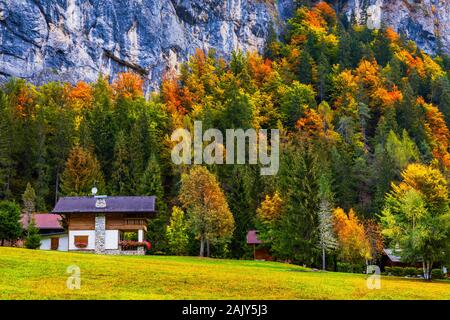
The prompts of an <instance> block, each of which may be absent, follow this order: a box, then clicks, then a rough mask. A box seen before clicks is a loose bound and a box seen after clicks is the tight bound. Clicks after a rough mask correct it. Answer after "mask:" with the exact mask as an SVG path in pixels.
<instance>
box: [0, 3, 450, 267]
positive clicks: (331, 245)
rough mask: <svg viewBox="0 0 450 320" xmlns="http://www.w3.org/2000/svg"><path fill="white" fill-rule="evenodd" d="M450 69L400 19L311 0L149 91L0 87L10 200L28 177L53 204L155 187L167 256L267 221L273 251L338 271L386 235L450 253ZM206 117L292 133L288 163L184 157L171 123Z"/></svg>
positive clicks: (285, 153) (412, 250)
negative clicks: (267, 35)
mask: <svg viewBox="0 0 450 320" xmlns="http://www.w3.org/2000/svg"><path fill="white" fill-rule="evenodd" d="M449 71H450V60H449V58H448V57H446V56H443V55H442V56H435V57H431V56H429V55H427V54H425V53H424V52H423V51H421V50H420V49H418V48H417V46H416V45H415V43H413V42H412V41H408V40H407V39H404V38H403V37H401V36H399V35H398V34H397V33H395V32H394V31H393V30H392V29H390V28H389V27H387V28H382V29H380V30H370V29H367V28H366V27H362V26H358V25H352V24H349V23H348V22H347V21H346V19H344V18H341V17H339V16H337V15H336V13H335V11H334V10H333V9H332V8H331V7H330V6H329V5H327V4H326V3H323V2H320V3H319V4H317V5H316V6H314V7H312V8H309V7H300V8H298V10H297V11H296V13H295V15H294V17H293V18H292V19H290V20H289V22H288V29H287V30H286V34H285V38H283V39H276V38H275V37H272V38H271V39H269V40H268V44H267V48H266V50H265V52H264V54H263V55H260V54H257V53H254V52H251V53H242V52H235V53H233V55H232V58H231V59H230V61H226V60H225V59H223V58H222V57H220V56H218V55H216V54H215V52H214V51H210V52H203V51H201V50H198V51H197V53H196V54H195V55H194V56H192V57H191V58H190V60H189V62H187V63H185V64H184V65H183V66H182V68H181V71H180V74H171V73H166V74H165V77H164V80H163V82H162V84H161V89H160V91H159V92H154V93H153V94H152V95H151V97H150V98H149V99H145V98H144V94H143V91H142V87H143V80H142V79H141V78H140V76H139V75H136V74H133V73H123V74H121V75H120V76H119V77H118V79H117V80H115V81H113V82H110V81H109V80H108V79H107V78H106V77H100V78H99V79H98V80H97V81H96V82H94V83H89V84H88V83H84V82H79V83H78V84H76V85H71V84H68V83H58V82H51V83H47V84H44V85H42V86H34V85H32V84H30V83H27V82H26V81H25V80H21V79H13V80H11V81H10V82H8V83H7V84H6V85H4V86H3V87H2V88H1V90H0V199H2V200H4V201H15V202H16V203H20V202H21V197H22V194H23V193H24V191H25V189H26V188H27V184H28V183H31V185H32V186H33V188H34V190H35V197H36V210H38V211H40V212H44V211H47V210H51V209H52V207H53V206H54V204H55V201H56V199H57V198H58V197H60V196H63V195H89V193H90V189H91V187H92V186H93V185H96V186H97V187H98V188H99V193H101V194H107V195H157V197H158V204H157V207H158V211H159V215H158V218H157V219H155V220H153V221H151V223H150V225H149V233H148V239H149V240H150V241H151V242H152V244H153V245H152V251H153V252H155V253H161V254H163V253H167V254H169V253H180V254H181V253H186V254H188V253H189V254H193V255H195V254H198V252H202V253H203V252H206V251H207V252H208V254H210V255H211V256H214V257H232V258H248V257H252V250H251V248H249V247H248V246H247V244H246V234H247V231H248V230H250V229H255V228H256V229H258V230H260V237H261V238H262V239H264V241H265V245H266V246H267V247H268V248H269V250H270V252H271V254H272V255H273V256H274V258H276V259H280V260H288V261H292V262H294V263H298V264H302V265H307V266H315V267H319V268H321V267H322V264H323V261H324V260H325V256H326V261H327V263H326V264H327V266H328V265H329V268H332V267H333V266H336V263H337V262H338V261H339V262H343V263H348V264H351V265H357V264H360V263H364V262H368V261H375V260H377V259H379V256H380V252H381V250H380V248H381V249H382V247H383V244H384V245H385V246H390V245H395V244H400V245H402V246H403V247H405V248H407V250H404V254H405V259H410V260H414V259H415V260H417V259H423V260H424V261H427V262H431V263H432V262H433V261H434V262H436V261H442V259H448V256H449V255H450V250H449V246H450V225H449V221H450V217H449V214H450V213H449V198H448V187H449V178H450V175H449V169H450V153H449V151H450V149H449V138H450V132H449V129H448V128H449V126H450V82H449ZM197 120H198V121H203V128H206V129H207V128H218V129H220V130H222V131H223V132H224V130H225V129H227V128H243V129H247V128H257V129H258V128H267V129H269V128H276V129H279V130H280V133H281V139H280V141H281V145H280V169H279V172H278V174H277V175H275V176H261V175H260V174H259V169H260V168H259V165H250V164H245V165H242V164H236V165H205V166H201V167H193V166H192V167H191V166H186V165H182V166H178V165H175V164H173V163H172V161H171V157H170V152H171V149H172V147H173V145H174V143H173V142H172V141H171V140H170V136H171V133H172V132H173V131H174V130H175V129H176V128H179V127H183V128H186V129H188V130H193V123H194V121H197ZM197 187H198V189H196V188H197ZM205 190H208V192H204V191H205ZM207 197H211V198H213V199H214V201H213V202H214V203H211V202H209V201H206V200H207ZM174 206H176V208H174ZM0 207H1V208H4V210H0V217H1V216H2V215H3V212H6V209H7V206H6V205H1V206H0ZM8 210H9V209H8ZM216 212H219V213H220V214H218V215H215V213H216ZM412 217H414V218H412ZM5 219H6V218H5ZM198 221H202V224H200V223H198ZM418 228H420V229H421V230H422V229H423V230H425V231H424V232H419V231H417V232H416V233H415V232H412V233H409V234H408V235H405V234H404V232H405V231H404V230H410V229H414V230H418ZM402 230H403V231H402ZM402 232H403V233H402ZM0 238H1V237H0ZM5 239H6V238H5ZM417 243H420V245H418V244H417ZM173 246H175V247H173ZM171 247H172V248H171ZM436 251H438V252H436ZM442 252H445V253H446V254H447V257H444V256H443V255H442ZM328 256H329V257H328ZM328 262H329V263H328Z"/></svg>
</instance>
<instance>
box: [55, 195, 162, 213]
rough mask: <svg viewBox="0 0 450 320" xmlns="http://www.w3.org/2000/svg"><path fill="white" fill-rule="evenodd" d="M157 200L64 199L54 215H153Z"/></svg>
mask: <svg viewBox="0 0 450 320" xmlns="http://www.w3.org/2000/svg"><path fill="white" fill-rule="evenodd" d="M155 200H156V197H155V196H136V197H62V198H60V199H59V200H58V203H57V204H56V206H55V208H54V209H53V211H52V213H96V212H99V213H101V212H104V213H120V212H129V213H152V212H155V211H156V209H155Z"/></svg>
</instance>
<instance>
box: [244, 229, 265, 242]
mask: <svg viewBox="0 0 450 320" xmlns="http://www.w3.org/2000/svg"><path fill="white" fill-rule="evenodd" d="M260 243H262V241H261V240H259V239H258V231H257V230H250V231H249V232H248V233H247V244H260Z"/></svg>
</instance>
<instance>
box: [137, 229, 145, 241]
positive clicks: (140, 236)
mask: <svg viewBox="0 0 450 320" xmlns="http://www.w3.org/2000/svg"><path fill="white" fill-rule="evenodd" d="M138 241H139V242H142V241H144V230H138Z"/></svg>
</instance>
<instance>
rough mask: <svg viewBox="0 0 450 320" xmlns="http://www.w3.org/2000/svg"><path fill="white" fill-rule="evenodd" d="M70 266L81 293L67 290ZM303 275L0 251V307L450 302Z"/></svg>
mask: <svg viewBox="0 0 450 320" xmlns="http://www.w3.org/2000/svg"><path fill="white" fill-rule="evenodd" d="M69 265H78V266H79V267H80V268H81V289H80V290H69V289H67V288H66V279H67V277H68V276H69V274H67V273H66V269H67V267H68V266H69ZM381 286H382V288H381V289H380V290H369V289H367V287H366V278H365V276H364V275H354V274H344V273H321V272H308V270H306V269H303V268H301V267H298V266H293V265H289V264H282V263H274V262H254V261H236V260H214V259H201V258H194V257H159V256H145V257H125V256H98V255H92V254H81V253H62V252H50V251H32V250H26V249H17V248H0V299H450V284H449V283H448V282H444V281H442V282H432V283H424V282H423V281H420V280H407V279H400V278H392V277H383V278H382V282H381Z"/></svg>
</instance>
